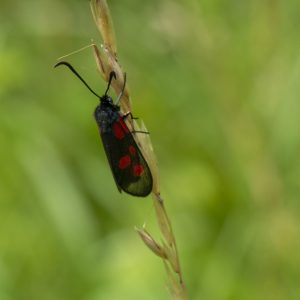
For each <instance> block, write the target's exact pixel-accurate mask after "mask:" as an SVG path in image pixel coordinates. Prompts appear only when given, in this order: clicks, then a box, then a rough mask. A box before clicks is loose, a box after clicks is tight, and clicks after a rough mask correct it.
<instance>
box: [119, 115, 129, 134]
mask: <svg viewBox="0 0 300 300" xmlns="http://www.w3.org/2000/svg"><path fill="white" fill-rule="evenodd" d="M119 124H120V125H121V127H122V129H123V131H124V132H125V133H128V132H129V129H128V127H127V125H126V123H125V122H124V120H123V118H122V117H120V118H119Z"/></svg>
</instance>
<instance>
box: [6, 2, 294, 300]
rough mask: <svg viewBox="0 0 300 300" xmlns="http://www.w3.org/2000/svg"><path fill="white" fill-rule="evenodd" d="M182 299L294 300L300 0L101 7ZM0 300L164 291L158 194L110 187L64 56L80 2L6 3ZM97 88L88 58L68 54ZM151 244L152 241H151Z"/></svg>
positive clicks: (73, 37)
mask: <svg viewBox="0 0 300 300" xmlns="http://www.w3.org/2000/svg"><path fill="white" fill-rule="evenodd" d="M109 5H110V8H111V12H112V16H113V19H114V23H115V30H116V35H117V41H118V51H119V58H120V62H121V64H122V66H123V68H124V70H125V71H126V72H127V74H128V84H129V86H130V90H131V95H132V101H133V113H134V115H136V116H140V117H141V118H143V120H144V122H145V123H146V125H147V127H148V129H149V131H150V132H151V137H152V142H153V145H154V148H155V152H156V155H157V158H158V161H159V168H160V175H161V186H162V195H163V197H164V198H165V200H166V206H167V209H168V211H169V214H170V216H171V219H172V222H173V226H174V230H175V234H176V236H177V243H178V247H179V252H180V256H181V263H182V267H183V272H184V277H185V280H186V285H187V288H188V291H189V294H190V298H191V299H199V300H202V299H203V300H225V299H232V300H233V299H236V300H240V299H243V300H244V299H245V300H248V299H249V300H250V299H251V300H253V299H272V300H277V299H278V300H279V299H280V300H286V299H300V285H299V282H300V241H299V238H300V209H299V208H300V201H299V200H300V199H299V195H300V180H299V178H300V168H299V163H300V102H299V98H300V85H299V81H300V51H299V49H300V39H299V28H300V2H299V1H292V0H290V1H285V0H281V1H280V0H273V1H271V0H269V1H267V0H265V1H261V0H253V1H238V0H230V1H221V0H184V1H183V0H181V1H180V0H175V1H171V0H154V1H153V0H152V1H148V0H146V1H138V0H130V1H129V0H122V1H116V0H112V1H109ZM0 20H1V21H0V22H1V27H0V112H1V116H0V145H1V146H0V163H1V168H0V232H1V234H0V299H1V300H14V299H17V300H19V299H24V300H25V299H26V300H27V299H30V300H35V299H38V300H40V299H46V300H50V299H51V300H52V299H53V300H67V299H70V300H71V299H72V300H76V299H78V300H81V299H85V300H96V299H125V300H127V299H128V300H129V299H146V300H148V299H149V300H150V299H169V296H168V292H167V290H166V288H165V282H166V275H165V272H164V267H163V264H162V263H161V261H160V260H159V259H158V258H157V257H155V256H154V255H153V254H151V253H150V252H149V251H148V249H146V247H145V246H144V245H143V244H142V242H141V241H140V239H139V238H138V236H137V234H136V233H135V232H134V229H133V228H134V226H135V225H138V226H141V225H142V224H143V223H144V222H146V224H147V229H148V230H150V231H151V232H154V233H156V234H157V228H156V225H155V224H156V223H155V214H154V211H153V207H152V200H151V198H150V197H149V198H146V199H139V198H134V197H130V196H128V195H126V194H119V193H118V191H117V189H116V186H115V183H114V181H113V178H112V175H111V173H110V169H109V166H108V164H107V161H106V158H105V155H104V151H103V149H102V145H101V142H100V138H99V134H98V130H97V127H96V123H95V121H94V120H93V117H92V114H93V111H94V108H95V106H96V105H97V99H96V98H95V97H94V96H93V95H92V94H90V93H89V92H88V91H87V90H86V89H85V87H83V85H82V84H81V83H80V82H79V81H78V80H77V79H76V78H75V77H74V76H73V75H72V74H71V73H70V72H69V71H68V70H67V69H63V68H62V69H57V70H54V69H53V65H54V63H55V62H56V59H57V58H58V57H59V56H62V55H64V54H67V53H70V52H72V51H74V50H77V49H79V48H81V47H83V46H85V45H87V44H89V43H90V39H91V38H93V39H96V41H97V42H98V43H100V42H101V38H100V35H99V33H98V31H97V28H96V26H95V24H94V22H93V19H92V16H91V12H90V8H89V2H88V1H79V0H77V1H76V0H67V1H58V0H51V1H50V0H29V1H8V0H4V1H3V0H2V1H1V10H0ZM68 60H69V61H70V62H72V63H73V64H74V66H75V67H77V69H78V71H79V72H80V73H81V74H82V76H83V77H84V78H85V79H86V80H87V81H88V82H89V83H90V85H91V86H92V87H93V88H94V89H95V90H97V91H98V92H99V93H100V94H101V93H102V91H104V89H105V87H106V84H105V83H104V82H103V81H102V80H101V77H100V76H99V74H98V73H97V71H96V65H95V62H94V58H93V54H92V51H91V50H90V49H89V50H85V51H83V52H81V53H78V54H76V55H73V56H71V57H69V58H68ZM158 239H159V238H158Z"/></svg>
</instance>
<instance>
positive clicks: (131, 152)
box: [128, 146, 136, 156]
mask: <svg viewBox="0 0 300 300" xmlns="http://www.w3.org/2000/svg"><path fill="white" fill-rule="evenodd" d="M128 150H129V153H130V154H131V155H132V156H134V155H136V149H135V147H133V146H129V148H128Z"/></svg>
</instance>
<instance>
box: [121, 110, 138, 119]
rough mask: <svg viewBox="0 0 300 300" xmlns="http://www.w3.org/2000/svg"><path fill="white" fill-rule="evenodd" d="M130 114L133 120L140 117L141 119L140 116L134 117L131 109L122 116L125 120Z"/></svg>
mask: <svg viewBox="0 0 300 300" xmlns="http://www.w3.org/2000/svg"><path fill="white" fill-rule="evenodd" d="M128 116H130V118H131V119H133V120H138V119H139V118H137V117H134V116H133V115H132V113H131V111H129V112H127V113H126V114H124V115H123V116H122V118H123V120H125V119H126V118H127V117H128Z"/></svg>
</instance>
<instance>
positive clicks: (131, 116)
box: [122, 111, 150, 134]
mask: <svg viewBox="0 0 300 300" xmlns="http://www.w3.org/2000/svg"><path fill="white" fill-rule="evenodd" d="M128 116H130V118H131V119H133V120H138V119H139V118H136V117H134V116H133V115H132V113H131V111H129V112H127V113H126V114H124V115H123V116H122V118H123V120H125V119H126V118H127V117H128ZM131 133H144V134H150V133H149V132H148V131H141V130H134V128H133V131H131Z"/></svg>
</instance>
